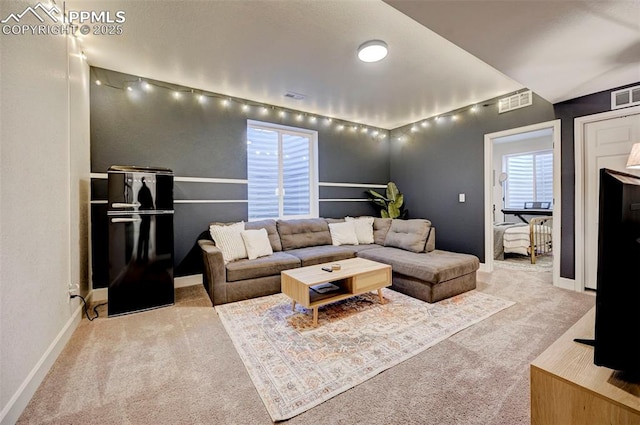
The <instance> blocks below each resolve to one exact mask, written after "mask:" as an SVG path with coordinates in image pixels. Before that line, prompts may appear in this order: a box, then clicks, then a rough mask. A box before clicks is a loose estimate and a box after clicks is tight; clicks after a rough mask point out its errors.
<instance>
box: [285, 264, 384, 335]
mask: <svg viewBox="0 0 640 425" xmlns="http://www.w3.org/2000/svg"><path fill="white" fill-rule="evenodd" d="M338 263H339V264H340V266H341V269H340V270H335V271H333V272H326V271H324V270H322V267H327V266H329V265H331V264H335V263H327V264H318V265H314V266H307V267H300V268H297V269H290V270H286V271H283V272H282V274H281V282H282V292H283V293H284V294H285V295H287V296H288V297H289V298H291V299H292V300H293V304H292V309H294V310H295V307H296V303H298V304H301V305H303V306H304V307H306V308H311V309H313V325H314V326H317V325H318V307H320V306H322V305H326V304H330V303H332V302H336V301H340V300H344V299H347V298H350V297H353V296H354V295H359V294H363V293H365V292H371V291H377V292H378V297H379V298H380V302H381V303H383V302H384V298H383V297H382V288H384V287H386V286H391V266H389V265H388V264H382V263H377V262H375V261H371V260H366V259H364V258H350V259H348V260H342V261H339V262H338ZM327 282H331V283H333V284H335V285H337V286H339V287H340V289H339V290H335V291H331V292H327V293H324V294H320V293H318V292H316V291H314V290H313V289H311V287H312V286H316V285H320V284H322V283H327Z"/></svg>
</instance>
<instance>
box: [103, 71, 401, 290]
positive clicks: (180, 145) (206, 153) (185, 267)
mask: <svg viewBox="0 0 640 425" xmlns="http://www.w3.org/2000/svg"><path fill="white" fill-rule="evenodd" d="M96 80H100V82H101V85H97V84H96ZM146 81H148V82H150V83H151V86H150V89H148V90H147V89H145V86H144V83H145V82H146ZM128 87H130V88H131V90H128V89H127V88H128ZM175 91H178V92H179V93H180V98H179V99H176V98H175V97H174V92H175ZM200 93H201V91H200V90H198V89H194V90H193V92H192V89H191V88H188V87H182V86H177V85H173V84H169V83H165V82H161V81H155V80H148V79H145V78H144V77H138V76H134V75H128V74H122V73H119V72H115V71H110V70H106V69H102V68H91V172H92V173H106V172H107V169H108V168H109V167H110V166H111V165H139V166H160V167H167V168H170V169H172V170H173V171H174V172H175V175H176V177H200V178H223V179H239V180H244V179H246V178H247V164H246V162H247V156H246V149H247V145H246V127H247V120H248V119H252V120H257V121H264V122H271V123H276V124H282V125H287V126H291V127H297V128H305V129H311V130H316V131H317V132H318V174H319V176H318V177H319V181H320V182H330V183H355V184H383V185H384V184H386V183H387V182H388V181H389V175H390V171H389V170H390V164H389V137H388V135H389V132H388V131H386V130H380V129H377V130H378V131H379V132H380V134H379V135H374V134H373V130H374V129H369V130H368V131H366V132H364V131H362V126H360V125H358V129H357V130H353V129H352V127H353V125H354V123H347V122H338V121H336V120H332V121H331V122H327V121H326V120H325V119H323V118H318V119H317V120H316V121H312V120H310V119H309V118H310V116H311V115H310V114H305V113H304V112H299V111H294V110H289V111H287V113H286V114H285V116H280V115H279V114H278V113H277V112H278V111H279V110H280V109H278V108H271V107H270V106H269V105H266V106H267V114H264V113H263V110H262V106H265V105H262V104H256V103H255V102H251V101H240V100H238V99H233V101H232V102H231V103H230V104H229V105H228V106H224V105H223V104H222V99H223V98H224V97H222V98H221V97H218V96H217V95H214V94H212V93H206V92H205V94H206V95H208V96H206V97H205V98H204V99H205V100H206V101H205V102H200V101H199V98H198V96H199V94H200ZM242 104H248V105H250V108H249V110H248V111H243V110H242V109H241V105H242ZM299 113H301V114H302V117H303V118H302V120H299V119H298V114H299ZM339 124H344V126H345V127H344V128H340V127H339ZM382 134H384V135H385V136H386V137H385V138H382V137H380V135H382ZM92 189H93V190H92V200H94V201H101V200H106V190H105V189H106V180H104V179H100V178H95V179H93V181H92ZM333 189H341V188H332V187H325V188H323V187H321V188H320V197H321V199H322V198H323V197H324V198H346V199H350V198H365V197H366V196H365V194H364V189H360V188H355V189H354V188H346V189H345V190H344V191H341V190H333ZM246 196H247V186H246V184H233V183H231V184H229V183H212V182H184V181H182V182H181V181H176V182H175V185H174V197H175V199H176V200H181V201H186V202H187V203H176V204H175V211H176V212H175V220H174V232H175V258H176V271H175V272H176V276H181V275H189V274H193V273H198V272H199V271H200V263H199V257H198V259H195V258H194V257H193V256H194V254H193V247H194V244H195V242H196V240H197V238H198V236H199V235H200V234H201V233H202V231H205V230H207V228H208V224H209V223H210V222H212V221H239V220H246V219H247V203H246V202H234V203H193V202H190V201H194V200H236V201H246ZM375 212H376V211H375V209H373V207H372V206H371V205H370V204H369V203H368V202H351V201H345V202H320V215H321V216H326V217H344V216H345V215H362V214H374V213H375ZM105 213H106V207H105V206H104V205H101V204H97V203H94V204H93V208H92V226H93V227H92V229H93V230H92V232H93V239H92V245H93V248H92V249H93V250H92V253H93V261H94V264H93V270H94V287H104V286H106V285H107V282H106V279H107V278H106V277H105V275H104V270H105V267H106V263H104V262H105V261H106V258H105V256H106V250H105V248H104V247H105V244H106V243H107V241H106V239H105V237H106V236H105V235H106V232H105V230H106V218H104V217H103V215H104V214H105ZM198 254H199V253H198ZM100 262H102V264H99V263H100Z"/></svg>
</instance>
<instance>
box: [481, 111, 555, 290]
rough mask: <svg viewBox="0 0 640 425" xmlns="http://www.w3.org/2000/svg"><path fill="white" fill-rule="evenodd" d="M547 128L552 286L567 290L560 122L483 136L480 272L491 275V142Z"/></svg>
mask: <svg viewBox="0 0 640 425" xmlns="http://www.w3.org/2000/svg"><path fill="white" fill-rule="evenodd" d="M547 128H550V129H551V130H552V140H553V198H554V203H553V213H552V216H553V222H554V226H553V230H552V238H553V241H554V249H553V273H552V276H553V285H554V286H560V287H563V288H566V285H562V283H561V281H560V254H561V249H560V246H561V245H560V243H559V242H555V241H560V220H561V212H562V208H561V206H562V202H561V201H562V200H561V196H560V195H561V194H560V171H561V167H560V165H561V164H560V160H561V157H560V153H561V149H560V148H561V143H560V140H561V139H560V137H561V134H560V120H559V119H557V120H552V121H545V122H541V123H538V124H532V125H527V126H524V127H517V128H511V129H509V130H503V131H498V132H495V133H488V134H485V135H484V223H485V227H484V264H483V265H481V266H482V270H483V271H486V272H492V271H493V261H494V260H493V255H492V253H493V183H494V182H493V180H494V176H493V140H494V139H497V138H499V137H504V136H512V135H514V134H519V133H527V132H530V131H535V130H543V129H547Z"/></svg>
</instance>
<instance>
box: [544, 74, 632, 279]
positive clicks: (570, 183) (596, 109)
mask: <svg viewBox="0 0 640 425" xmlns="http://www.w3.org/2000/svg"><path fill="white" fill-rule="evenodd" d="M639 84H640V81H639V82H637V83H634V84H629V85H627V86H622V87H617V88H614V89H611V90H605V91H602V92H598V93H593V94H590V95H588V96H582V97H578V98H575V99H571V100H567V101H565V102H560V103H556V104H555V105H553V107H554V110H555V114H556V117H557V118H559V119H560V120H561V123H562V124H561V133H562V152H561V155H562V176H561V185H562V230H561V232H562V264H561V265H560V275H561V276H563V277H567V278H570V279H574V278H575V199H576V197H575V160H576V159H575V158H574V152H575V140H574V136H575V128H574V120H575V119H576V118H578V117H584V116H588V115H593V114H599V113H601V112H607V111H610V110H611V92H612V91H616V90H620V89H624V88H627V87H632V86H637V85H639Z"/></svg>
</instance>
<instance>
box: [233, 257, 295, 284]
mask: <svg viewBox="0 0 640 425" xmlns="http://www.w3.org/2000/svg"><path fill="white" fill-rule="evenodd" d="M296 267H300V260H299V259H298V258H297V257H294V256H293V255H289V254H287V253H286V252H274V253H273V254H272V255H269V256H266V257H260V258H256V259H255V260H247V259H244V260H238V261H232V262H230V263H228V264H227V282H236V281H239V280H245V279H255V278H258V277H264V276H273V275H279V274H280V272H281V271H283V270H288V269H293V268H296Z"/></svg>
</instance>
